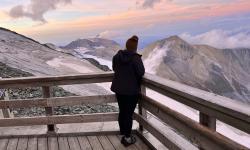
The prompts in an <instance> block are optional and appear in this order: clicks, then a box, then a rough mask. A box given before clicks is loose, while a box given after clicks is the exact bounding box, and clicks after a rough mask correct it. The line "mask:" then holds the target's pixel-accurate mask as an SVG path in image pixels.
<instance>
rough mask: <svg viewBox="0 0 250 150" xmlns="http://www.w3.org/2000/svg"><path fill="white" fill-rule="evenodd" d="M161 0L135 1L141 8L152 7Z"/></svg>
mask: <svg viewBox="0 0 250 150" xmlns="http://www.w3.org/2000/svg"><path fill="white" fill-rule="evenodd" d="M161 1H162V0H142V1H141V0H140V1H139V0H138V1H136V4H137V6H139V7H141V8H145V9H146V8H153V7H154V6H155V5H156V4H157V3H159V2H161Z"/></svg>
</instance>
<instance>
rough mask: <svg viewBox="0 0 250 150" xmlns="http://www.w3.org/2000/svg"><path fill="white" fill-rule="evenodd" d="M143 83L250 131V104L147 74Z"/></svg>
mask: <svg viewBox="0 0 250 150" xmlns="http://www.w3.org/2000/svg"><path fill="white" fill-rule="evenodd" d="M143 83H144V84H145V85H146V86H147V87H148V88H150V89H153V90H155V91H157V92H159V93H161V94H163V95H166V96H168V97H170V98H173V99H174V100H176V101H178V102H180V103H183V104H185V105H188V106H190V107H192V108H194V109H197V110H199V111H201V112H203V113H205V114H208V115H211V116H214V117H216V118H217V119H219V120H221V121H223V122H225V123H228V124H230V125H232V126H234V127H236V128H238V129H240V130H242V131H245V132H247V133H250V109H249V108H250V106H249V105H247V104H244V103H240V102H237V101H236V100H232V99H230V98H226V97H223V96H219V95H216V94H213V93H209V92H206V91H203V90H199V89H197V88H193V87H190V86H187V85H184V84H181V83H178V82H174V81H170V80H167V79H164V78H161V77H158V76H153V75H151V74H146V75H145V76H144V79H143Z"/></svg>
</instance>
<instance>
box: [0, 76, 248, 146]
mask: <svg viewBox="0 0 250 150" xmlns="http://www.w3.org/2000/svg"><path fill="white" fill-rule="evenodd" d="M113 75H114V74H113V72H105V73H92V74H78V75H65V76H46V77H24V78H8V79H1V80H0V89H8V88H25V87H42V90H43V98H36V99H19V100H11V99H10V100H8V99H4V100H1V101H0V109H2V112H3V116H4V118H1V119H0V150H85V149H89V150H92V149H93V150H114V149H115V150H123V149H129V150H147V149H157V150H158V149H171V150H172V149H174V150H179V149H206V150H221V149H225V150H238V149H242V150H245V149H246V150H247V149H249V148H247V147H245V146H244V145H241V144H240V143H238V142H236V141H235V140H234V139H230V138H228V137H226V136H225V135H222V134H221V133H219V132H217V130H216V121H218V120H219V121H221V122H223V123H225V124H228V125H230V126H232V127H234V128H236V129H237V130H241V132H245V133H246V134H249V133H250V108H249V105H245V104H243V103H240V102H236V101H234V100H231V99H229V98H226V97H222V96H218V95H216V94H213V93H209V92H206V91H202V90H199V89H196V88H193V87H190V86H187V85H184V84H180V83H177V82H174V81H170V80H167V79H163V78H161V77H158V76H155V75H151V74H146V75H145V76H144V78H143V85H142V91H141V93H142V96H141V99H140V100H139V103H138V107H137V109H136V111H135V113H134V127H133V134H134V135H135V136H136V138H137V142H136V144H134V145H131V146H129V147H124V146H123V145H122V144H121V143H120V138H121V136H120V135H119V132H118V131H119V128H117V120H118V113H117V112H110V113H93V114H75V115H55V114H53V108H54V107H57V106H75V105H87V104H92V105H98V104H115V103H117V101H116V98H115V95H114V94H110V95H94V96H70V97H51V95H52V94H51V88H52V87H53V86H57V85H74V84H90V83H104V82H111V81H112V78H113ZM146 89H150V90H153V91H155V92H158V93H160V94H162V95H164V96H167V97H169V98H171V99H173V100H175V101H177V102H179V103H182V104H184V105H186V106H188V107H191V108H193V109H195V110H197V111H199V121H198V122H197V121H195V120H193V119H191V118H190V117H187V116H186V115H184V114H182V113H180V112H178V110H174V109H171V108H170V107H169V106H167V105H166V104H164V103H161V102H159V101H157V100H155V99H154V98H152V97H150V95H147V92H146V91H147V90H146ZM34 107H41V108H45V110H46V116H35V117H12V116H11V115H9V114H8V113H9V109H12V108H34ZM152 118H153V119H152ZM44 125H46V126H44ZM65 126H66V127H65ZM95 126H97V127H96V128H95ZM17 127H22V128H17ZM44 127H45V128H44ZM165 127H166V128H171V129H173V130H174V131H175V133H176V136H178V137H174V136H172V135H173V134H171V135H170V134H168V132H165V131H166V130H165ZM11 129H13V130H11ZM17 131H20V132H19V133H16V132H17ZM15 133H16V134H15ZM180 137H181V138H183V139H185V141H186V143H189V145H191V147H192V148H190V147H187V146H186V145H187V144H185V143H181V142H179V141H180V140H178V139H179V138H180ZM152 139H153V140H152Z"/></svg>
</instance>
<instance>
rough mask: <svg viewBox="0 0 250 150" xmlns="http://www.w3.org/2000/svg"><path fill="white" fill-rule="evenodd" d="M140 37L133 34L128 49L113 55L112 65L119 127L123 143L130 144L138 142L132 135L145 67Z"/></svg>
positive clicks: (127, 43) (112, 87) (127, 45)
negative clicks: (140, 52)
mask: <svg viewBox="0 0 250 150" xmlns="http://www.w3.org/2000/svg"><path fill="white" fill-rule="evenodd" d="M137 47H138V37H137V36H133V37H131V38H130V39H128V40H127V42H126V49H125V50H120V51H118V53H117V54H116V55H115V56H114V57H113V60H112V67H113V71H114V72H115V74H114V78H113V81H112V85H111V90H112V91H113V92H115V94H116V98H117V101H118V105H119V118H118V122H119V127H120V134H121V135H123V137H122V139H121V143H122V144H123V145H124V146H129V145H131V144H134V143H135V142H136V138H135V137H134V136H132V135H131V131H132V126H133V119H132V116H133V113H134V111H135V107H136V104H137V102H138V99H139V96H140V91H141V88H140V87H141V80H142V77H143V75H144V73H145V68H144V65H143V62H142V59H141V55H140V54H138V53H137Z"/></svg>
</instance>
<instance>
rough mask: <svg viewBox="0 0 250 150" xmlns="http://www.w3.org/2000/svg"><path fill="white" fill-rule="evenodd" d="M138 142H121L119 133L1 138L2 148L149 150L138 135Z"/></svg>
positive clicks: (15, 149)
mask: <svg viewBox="0 0 250 150" xmlns="http://www.w3.org/2000/svg"><path fill="white" fill-rule="evenodd" d="M136 138H137V142H136V143H135V144H133V145H131V146H129V147H124V146H123V145H122V144H121V143H120V139H121V137H120V136H118V135H98V136H62V137H22V138H9V139H0V150H127V149H128V150H149V149H150V148H149V147H148V146H146V145H145V143H143V142H142V140H141V139H140V138H139V137H138V136H136Z"/></svg>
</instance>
